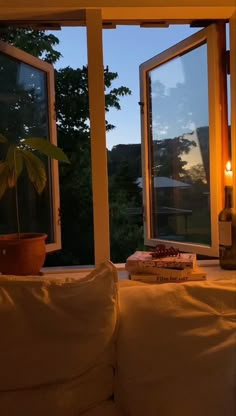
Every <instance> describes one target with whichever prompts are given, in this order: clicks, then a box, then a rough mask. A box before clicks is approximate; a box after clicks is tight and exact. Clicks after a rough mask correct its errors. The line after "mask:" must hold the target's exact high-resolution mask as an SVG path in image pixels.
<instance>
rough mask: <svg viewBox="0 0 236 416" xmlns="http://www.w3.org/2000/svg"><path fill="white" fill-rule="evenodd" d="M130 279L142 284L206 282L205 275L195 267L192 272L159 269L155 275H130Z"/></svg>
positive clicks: (187, 270)
mask: <svg viewBox="0 0 236 416" xmlns="http://www.w3.org/2000/svg"><path fill="white" fill-rule="evenodd" d="M130 279H131V280H137V281H139V282H143V283H178V282H190V281H197V280H206V273H205V272H204V271H203V270H202V269H201V268H200V267H196V268H195V269H194V270H189V269H185V270H178V269H163V268H159V269H158V271H157V273H156V274H148V273H136V274H135V273H130Z"/></svg>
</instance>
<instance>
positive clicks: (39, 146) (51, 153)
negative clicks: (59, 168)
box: [21, 137, 70, 163]
mask: <svg viewBox="0 0 236 416" xmlns="http://www.w3.org/2000/svg"><path fill="white" fill-rule="evenodd" d="M21 145H23V146H24V145H26V146H29V147H30V148H31V149H34V150H38V151H39V152H41V153H43V154H44V155H46V156H48V157H50V158H51V159H56V160H59V161H61V162H66V163H70V162H69V160H68V157H67V156H66V154H65V153H64V152H63V150H61V149H60V148H59V147H57V146H55V145H54V144H52V143H49V142H48V141H47V140H46V139H40V138H37V137H32V138H30V139H25V140H22V141H21Z"/></svg>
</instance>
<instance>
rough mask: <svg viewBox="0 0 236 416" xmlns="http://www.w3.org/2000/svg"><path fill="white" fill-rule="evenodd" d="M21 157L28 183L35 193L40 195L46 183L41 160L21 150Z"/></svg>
mask: <svg viewBox="0 0 236 416" xmlns="http://www.w3.org/2000/svg"><path fill="white" fill-rule="evenodd" d="M21 155H22V158H23V159H24V162H25V166H26V169H27V173H28V176H29V179H30V181H31V182H32V184H33V185H34V187H35V189H36V191H37V192H38V193H39V194H41V193H42V191H43V190H44V188H45V185H46V183H47V175H46V171H45V167H44V164H43V162H42V160H41V159H39V157H38V156H36V155H34V154H33V153H31V152H30V151H28V150H21Z"/></svg>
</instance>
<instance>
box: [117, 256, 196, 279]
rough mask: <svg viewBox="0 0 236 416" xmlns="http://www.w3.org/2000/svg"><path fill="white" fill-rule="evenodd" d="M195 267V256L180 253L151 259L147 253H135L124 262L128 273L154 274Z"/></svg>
mask: <svg viewBox="0 0 236 416" xmlns="http://www.w3.org/2000/svg"><path fill="white" fill-rule="evenodd" d="M195 267H196V254H193V253H180V254H179V255H178V256H176V257H174V256H169V257H162V258H157V259H156V258H152V256H151V254H150V252H148V251H136V252H135V253H134V254H132V255H131V256H130V257H128V258H127V260H126V265H125V268H126V270H127V271H128V272H129V273H135V274H138V273H141V274H142V273H147V274H156V273H157V271H158V269H160V268H161V269H179V270H184V269H189V270H194V269H195Z"/></svg>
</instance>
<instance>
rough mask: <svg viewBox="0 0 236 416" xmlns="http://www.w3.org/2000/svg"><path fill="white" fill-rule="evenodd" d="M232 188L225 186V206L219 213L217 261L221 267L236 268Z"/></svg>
mask: <svg viewBox="0 0 236 416" xmlns="http://www.w3.org/2000/svg"><path fill="white" fill-rule="evenodd" d="M232 202H233V188H232V186H225V206H224V208H223V210H222V211H221V212H220V214H219V245H220V246H219V256H220V258H219V261H220V266H221V267H222V269H228V270H235V269H236V215H235V213H234V211H233V205H232Z"/></svg>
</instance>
